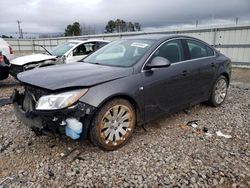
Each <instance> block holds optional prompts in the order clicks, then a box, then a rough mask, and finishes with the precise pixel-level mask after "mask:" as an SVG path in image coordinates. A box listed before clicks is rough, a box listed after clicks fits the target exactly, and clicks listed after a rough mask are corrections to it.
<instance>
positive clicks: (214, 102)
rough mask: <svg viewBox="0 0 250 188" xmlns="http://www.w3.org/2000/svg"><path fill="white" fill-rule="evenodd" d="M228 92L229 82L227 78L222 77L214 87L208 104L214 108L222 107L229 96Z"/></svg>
mask: <svg viewBox="0 0 250 188" xmlns="http://www.w3.org/2000/svg"><path fill="white" fill-rule="evenodd" d="M227 90H228V80H227V78H226V77H225V76H223V75H221V76H219V78H218V79H217V80H216V82H215V84H214V86H213V89H212V93H211V96H210V98H209V100H208V101H207V104H208V105H210V106H214V107H218V106H221V105H222V104H223V102H224V101H225V98H226V96H227Z"/></svg>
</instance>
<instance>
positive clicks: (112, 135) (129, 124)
mask: <svg viewBox="0 0 250 188" xmlns="http://www.w3.org/2000/svg"><path fill="white" fill-rule="evenodd" d="M135 123H136V113H135V109H134V107H133V106H132V105H131V103H130V102H128V101H127V100H124V99H114V100H112V101H110V102H108V103H106V104H104V105H103V106H102V107H101V109H99V110H98V112H97V114H96V115H95V117H94V119H93V121H92V125H91V128H90V140H91V142H92V143H93V144H94V145H96V146H98V147H100V148H101V149H104V150H116V149H118V148H120V147H122V146H123V145H124V144H125V143H126V142H127V141H128V140H129V138H130V137H131V135H132V133H133V130H134V127H135Z"/></svg>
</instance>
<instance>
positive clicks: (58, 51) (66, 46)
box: [50, 42, 78, 57]
mask: <svg viewBox="0 0 250 188" xmlns="http://www.w3.org/2000/svg"><path fill="white" fill-rule="evenodd" d="M77 44H78V42H66V43H63V44H60V45H58V46H57V47H55V48H54V49H52V50H50V53H51V55H54V56H59V57H61V56H63V55H64V54H65V53H66V52H67V51H69V50H70V49H71V48H72V47H74V46H75V45H77Z"/></svg>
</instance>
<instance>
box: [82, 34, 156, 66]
mask: <svg viewBox="0 0 250 188" xmlns="http://www.w3.org/2000/svg"><path fill="white" fill-rule="evenodd" d="M153 43H154V40H147V39H143V40H138V39H137V40H119V41H115V42H112V43H110V44H108V45H106V46H104V47H103V48H101V49H100V50H98V51H97V52H95V53H93V54H91V55H90V56H88V57H87V58H85V59H84V62H87V63H93V64H100V65H111V66H120V67H129V66H132V65H134V64H135V63H136V62H137V61H138V60H139V59H140V58H141V57H142V56H143V55H144V54H145V53H146V51H147V50H148V49H149V48H150V47H151V46H152V44H153Z"/></svg>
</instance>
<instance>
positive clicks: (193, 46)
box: [187, 40, 214, 59]
mask: <svg viewBox="0 0 250 188" xmlns="http://www.w3.org/2000/svg"><path fill="white" fill-rule="evenodd" d="M187 45H188V49H189V54H190V58H191V59H197V58H202V57H209V56H213V55H214V51H213V50H212V49H211V48H210V47H209V46H207V45H205V44H203V43H201V42H198V41H195V40H187Z"/></svg>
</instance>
